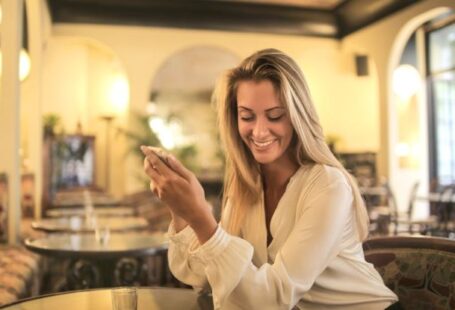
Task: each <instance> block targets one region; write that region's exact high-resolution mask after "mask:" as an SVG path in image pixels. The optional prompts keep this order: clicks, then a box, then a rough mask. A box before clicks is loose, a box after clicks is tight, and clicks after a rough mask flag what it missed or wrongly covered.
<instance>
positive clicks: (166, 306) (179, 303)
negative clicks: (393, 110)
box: [0, 287, 213, 310]
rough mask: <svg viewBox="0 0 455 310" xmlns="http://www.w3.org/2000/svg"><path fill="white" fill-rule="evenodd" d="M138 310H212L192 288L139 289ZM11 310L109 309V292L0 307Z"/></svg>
mask: <svg viewBox="0 0 455 310" xmlns="http://www.w3.org/2000/svg"><path fill="white" fill-rule="evenodd" d="M137 296H138V297H137V309H138V310H146V309H147V310H175V309H185V310H210V309H213V306H212V304H211V300H210V299H209V297H208V296H205V295H198V294H197V293H196V292H195V291H193V290H191V289H179V288H160V287H151V288H149V287H140V288H137ZM0 309H8V310H43V309H65V310H110V309H112V296H111V290H110V289H96V290H84V291H73V292H66V293H59V294H52V295H43V296H39V297H36V298H31V299H26V300H22V301H18V302H16V303H13V304H11V305H9V306H8V305H6V306H4V307H0Z"/></svg>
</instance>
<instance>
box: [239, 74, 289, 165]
mask: <svg viewBox="0 0 455 310" xmlns="http://www.w3.org/2000/svg"><path fill="white" fill-rule="evenodd" d="M237 109H238V128H239V133H240V136H241V137H242V140H243V141H244V142H245V144H246V145H247V146H248V148H249V149H250V150H251V153H252V154H253V156H254V158H255V159H256V161H257V162H258V163H260V164H263V165H265V164H271V163H275V162H279V161H280V160H281V159H284V158H285V156H287V155H286V153H287V150H288V148H289V145H290V143H291V140H292V134H293V131H294V129H293V127H292V124H291V121H290V119H289V115H288V113H287V111H286V107H285V106H284V105H283V104H282V103H281V102H280V99H279V96H278V94H277V92H276V90H275V88H274V86H273V84H272V82H270V81H269V80H262V81H259V82H255V81H242V82H240V83H239V86H238V89H237Z"/></svg>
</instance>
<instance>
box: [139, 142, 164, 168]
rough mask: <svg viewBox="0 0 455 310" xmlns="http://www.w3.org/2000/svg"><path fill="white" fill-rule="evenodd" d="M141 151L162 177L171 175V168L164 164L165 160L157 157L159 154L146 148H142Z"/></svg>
mask: <svg viewBox="0 0 455 310" xmlns="http://www.w3.org/2000/svg"><path fill="white" fill-rule="evenodd" d="M141 151H142V153H144V155H145V158H146V160H147V161H148V162H149V163H150V165H151V167H152V169H154V170H155V171H156V172H158V173H159V174H160V175H166V174H169V173H170V169H169V167H168V166H167V165H166V164H165V163H164V162H163V159H161V158H160V157H159V156H158V155H157V152H155V151H153V149H151V148H150V147H146V146H141Z"/></svg>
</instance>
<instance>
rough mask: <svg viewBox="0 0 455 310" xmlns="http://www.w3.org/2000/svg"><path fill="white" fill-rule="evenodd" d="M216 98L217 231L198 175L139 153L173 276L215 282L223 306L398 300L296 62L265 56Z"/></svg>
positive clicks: (239, 70)
mask: <svg viewBox="0 0 455 310" xmlns="http://www.w3.org/2000/svg"><path fill="white" fill-rule="evenodd" d="M216 98H217V104H218V109H219V111H218V112H219V113H218V116H219V125H220V130H221V136H222V141H223V142H224V146H225V149H226V164H227V165H226V166H227V169H226V178H225V186H224V196H223V197H224V198H223V199H224V201H223V206H224V208H223V213H222V218H221V224H220V225H217V223H216V221H215V219H214V217H213V216H212V213H211V210H210V207H209V206H208V205H207V203H206V202H205V198H204V192H203V190H202V187H201V186H200V184H199V183H198V181H197V179H196V178H195V176H194V175H193V174H192V173H191V172H190V171H188V170H187V169H186V168H185V167H183V166H182V165H181V164H180V163H179V162H178V161H177V160H176V159H175V158H174V157H172V155H170V156H165V155H163V154H161V156H158V155H159V152H158V151H157V150H153V149H151V148H146V147H143V151H144V153H145V154H146V159H145V161H144V165H145V171H146V172H147V174H148V175H149V176H150V178H151V183H152V184H151V186H152V190H153V191H154V192H155V193H156V194H157V195H158V196H159V197H160V198H161V199H162V200H163V201H164V202H165V203H166V204H167V205H168V206H169V209H170V211H171V213H172V218H173V221H172V223H171V225H170V228H169V233H170V244H169V254H168V255H169V265H170V269H171V271H172V273H173V274H174V275H175V276H176V277H177V278H178V279H180V280H181V281H183V282H184V283H187V284H189V285H192V286H194V287H204V286H205V285H207V284H208V285H210V287H211V289H212V294H213V301H214V306H215V308H216V309H292V308H293V307H294V306H297V308H298V309H326V308H330V309H384V308H387V307H388V306H389V305H390V304H392V303H393V302H395V301H396V300H397V297H396V296H395V294H394V293H393V292H391V291H390V290H389V289H387V288H386V287H385V285H384V284H383V281H382V279H381V277H380V276H379V274H378V273H377V272H376V270H375V269H374V267H373V266H372V265H371V264H368V263H366V262H365V259H364V255H363V251H362V243H361V242H362V240H364V239H365V237H366V236H367V233H368V217H367V214H366V211H365V208H364V204H363V201H362V198H361V196H360V194H359V190H358V188H357V186H356V184H355V182H354V180H353V179H352V178H351V176H350V175H349V174H348V173H347V172H346V170H345V169H344V168H343V167H342V165H341V164H340V163H339V162H338V161H337V159H336V158H335V157H334V156H333V154H332V153H331V152H330V150H329V148H328V146H327V144H326V143H325V141H324V136H323V132H322V128H321V126H320V124H319V120H318V116H317V114H316V110H315V108H314V106H313V104H312V101H311V98H310V94H309V91H308V87H307V85H306V82H305V79H304V77H303V74H302V72H301V71H300V69H299V67H298V65H297V64H296V63H295V62H294V61H293V60H292V59H291V58H290V57H288V56H287V55H285V54H283V53H282V52H280V51H278V50H274V49H267V50H262V51H259V52H257V53H255V54H253V55H252V56H250V57H248V58H247V59H245V60H244V61H243V62H242V63H241V64H240V65H239V66H238V67H236V68H234V69H232V70H231V71H230V72H228V74H227V76H226V78H225V80H224V81H223V82H221V83H220V84H219V85H218V87H217V91H216ZM157 153H158V155H157ZM160 157H161V160H160Z"/></svg>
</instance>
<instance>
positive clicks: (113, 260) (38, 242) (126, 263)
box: [25, 233, 168, 290]
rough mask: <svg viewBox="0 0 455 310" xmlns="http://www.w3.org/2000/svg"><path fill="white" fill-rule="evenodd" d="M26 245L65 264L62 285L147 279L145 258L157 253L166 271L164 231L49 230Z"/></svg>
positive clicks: (105, 284) (115, 283)
mask: <svg viewBox="0 0 455 310" xmlns="http://www.w3.org/2000/svg"><path fill="white" fill-rule="evenodd" d="M25 247H26V248H27V249H28V250H30V251H32V252H34V253H38V254H41V255H45V256H48V257H52V258H54V259H58V260H61V261H62V262H63V263H64V264H65V266H66V267H65V268H64V274H65V281H66V283H65V286H64V288H63V289H72V290H74V289H87V288H99V287H111V286H118V285H136V284H143V283H145V284H146V283H147V282H146V280H147V279H144V277H146V274H147V265H146V263H145V258H147V257H151V256H156V257H158V258H159V259H160V260H161V261H162V263H161V274H162V275H164V274H165V272H167V260H166V254H167V247H168V239H167V237H166V235H165V234H164V233H153V234H146V233H123V234H120V233H112V234H110V235H109V237H108V238H107V240H106V239H105V240H103V241H101V240H99V239H97V238H96V236H95V235H94V234H51V235H49V236H47V237H43V238H38V239H34V240H32V239H27V240H25Z"/></svg>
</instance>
